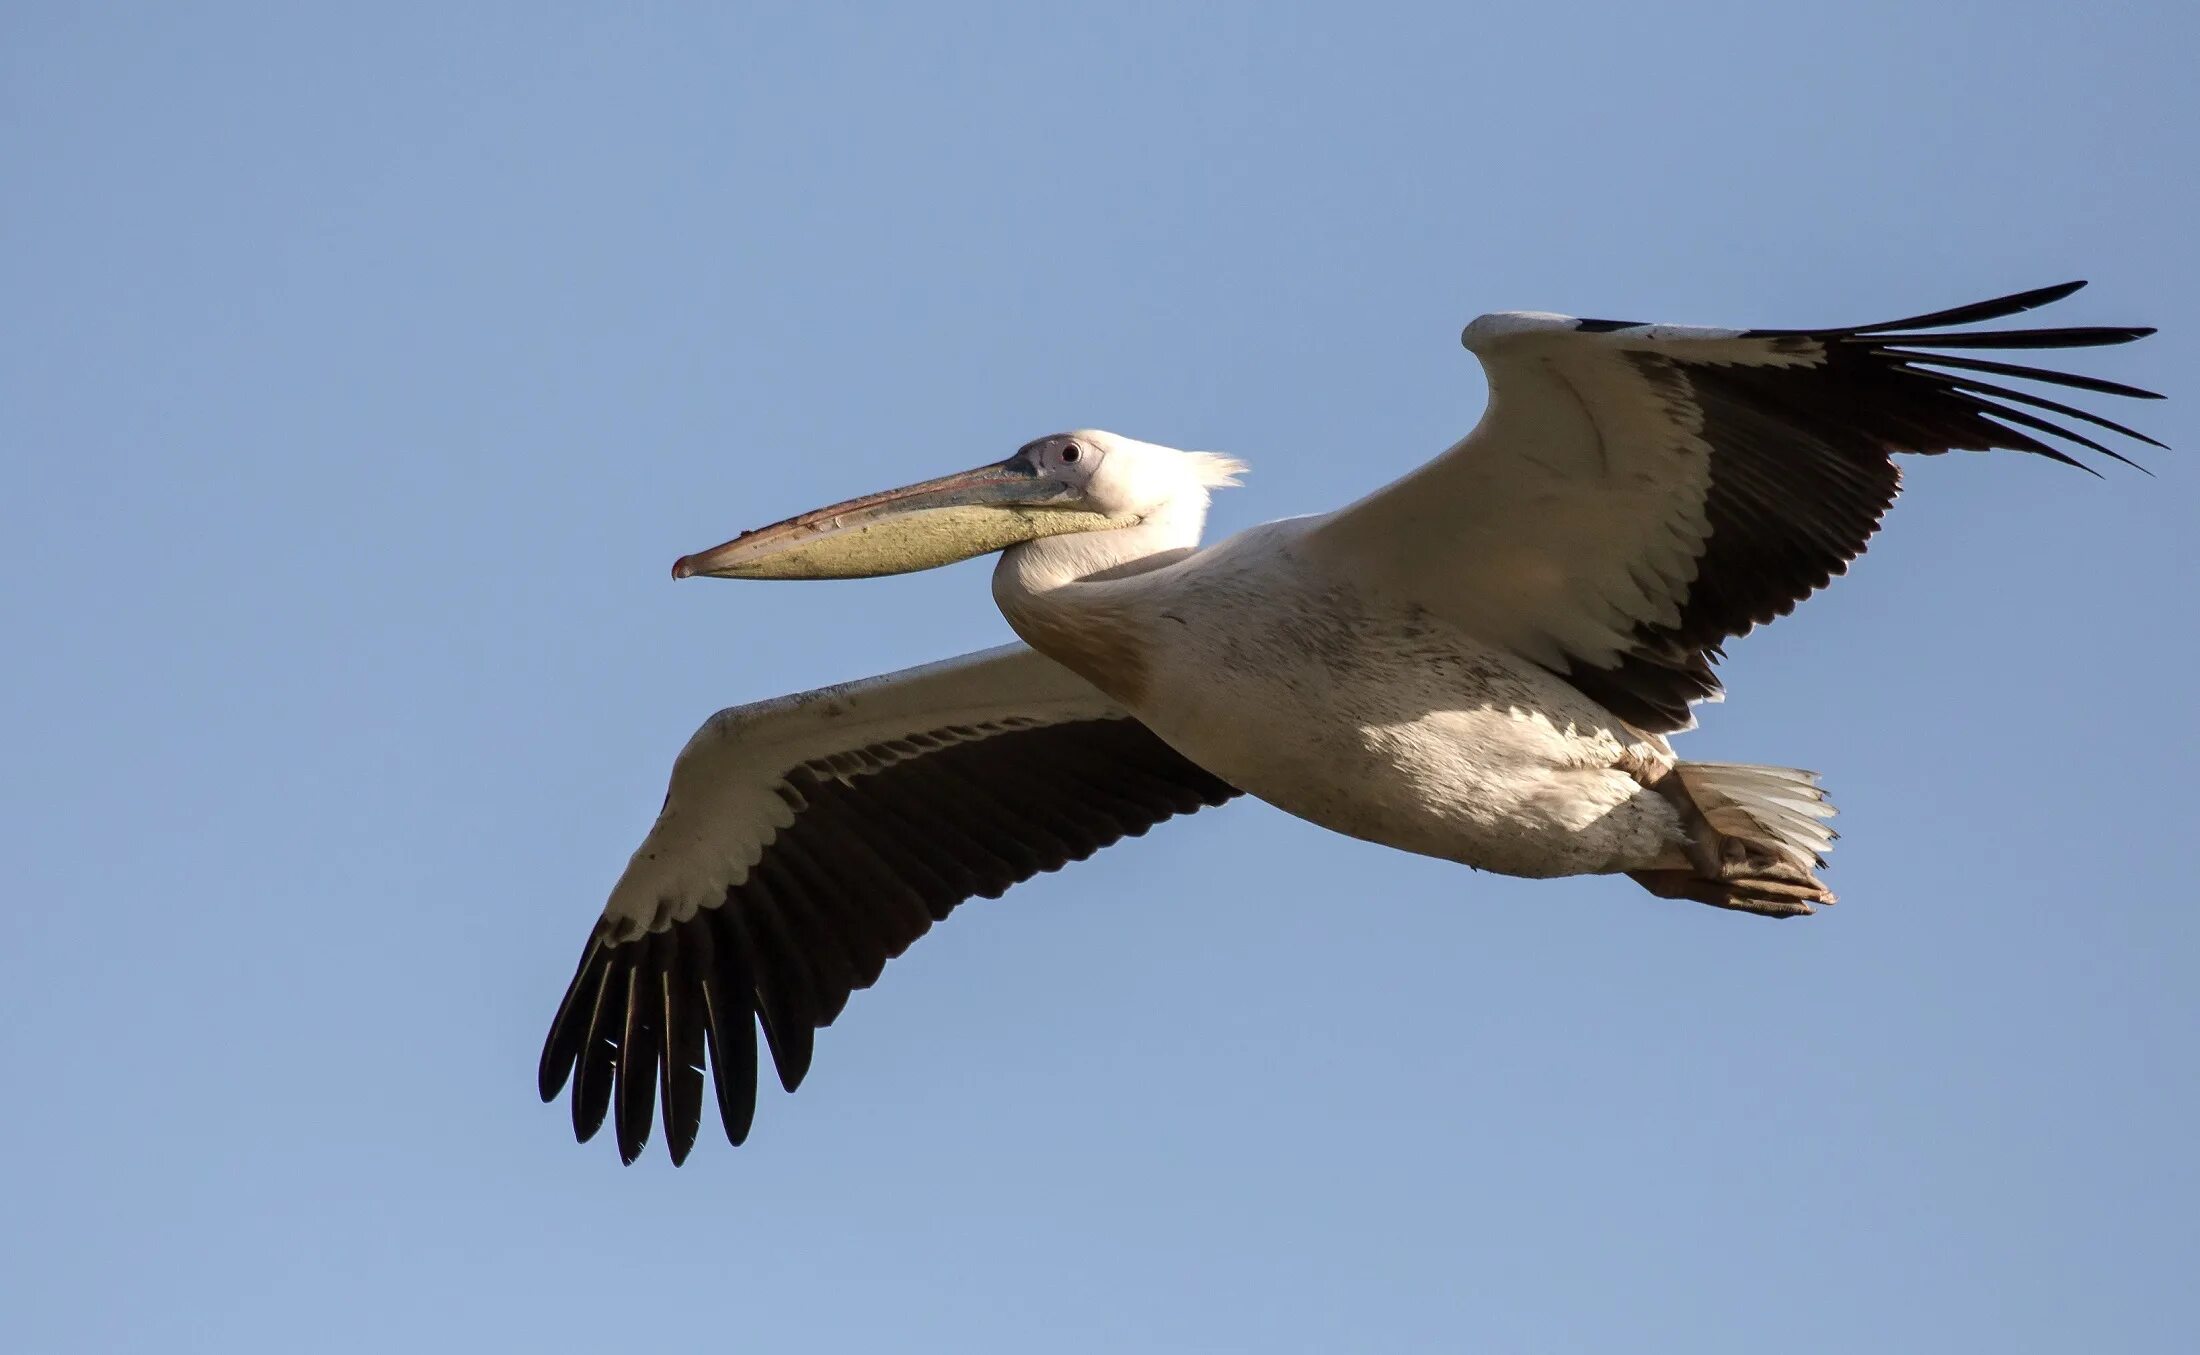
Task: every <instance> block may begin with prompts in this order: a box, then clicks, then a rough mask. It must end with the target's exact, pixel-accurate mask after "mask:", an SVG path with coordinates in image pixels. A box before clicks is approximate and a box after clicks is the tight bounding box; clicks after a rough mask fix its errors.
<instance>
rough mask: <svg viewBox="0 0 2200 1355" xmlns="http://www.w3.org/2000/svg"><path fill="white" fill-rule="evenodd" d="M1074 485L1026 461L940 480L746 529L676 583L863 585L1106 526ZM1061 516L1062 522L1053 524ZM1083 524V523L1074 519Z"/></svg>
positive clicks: (699, 559)
mask: <svg viewBox="0 0 2200 1355" xmlns="http://www.w3.org/2000/svg"><path fill="white" fill-rule="evenodd" d="M1069 494H1070V490H1069V487H1068V486H1066V485H1064V484H1062V483H1060V482H1059V481H1055V480H1049V479H1047V478H1045V477H1043V476H1041V475H1040V474H1039V472H1038V468H1037V467H1035V466H1033V465H1032V464H1031V462H1029V461H1027V460H1025V459H1024V458H1023V457H1021V456H1016V457H1011V458H1009V459H1008V460H1006V461H1001V462H997V463H995V464H993V465H990V466H980V467H978V468H977V469H976V470H966V471H962V472H960V473H958V474H955V475H943V476H941V477H940V478H939V479H937V480H926V481H924V482H922V483H921V484H914V485H908V486H905V487H903V488H901V489H889V490H887V491H886V492H884V493H882V494H866V495H864V496H863V497H862V498H860V499H850V500H848V501H847V502H846V503H836V504H833V505H832V506H831V507H829V508H818V509H813V510H811V511H810V512H807V513H804V514H802V515H801V516H800V517H792V518H788V519H787V520H786V521H785V522H775V523H773V524H772V525H771V526H769V527H759V528H757V529H756V530H755V531H753V532H743V533H742V534H741V535H739V536H737V537H735V538H734V539H733V540H731V541H728V542H726V543H725V544H724V545H722V546H713V547H712V548H711V549H709V550H706V551H697V552H696V553H695V554H693V555H683V556H681V557H680V558H679V559H678V560H676V561H674V562H673V565H672V577H673V578H675V579H685V578H691V577H693V576H694V575H697V574H704V575H709V576H711V577H713V578H720V579H860V578H868V577H871V576H873V575H878V574H907V573H911V572H913V571H916V570H920V569H933V568H936V567H938V566H940V565H945V564H952V563H954V562H955V561H957V560H967V559H969V558H970V557H971V556H973V555H983V554H985V553H987V552H989V551H996V550H1001V549H1003V548H1004V547H1007V546H1011V545H1014V544H1015V543H1016V542H1019V541H1029V540H1031V539H1032V538H1034V537H1039V536H1051V535H1053V534H1054V533H1056V532H1062V531H1082V530H1090V529H1091V528H1092V527H1094V526H1099V525H1103V524H1104V522H1105V519H1101V518H1099V515H1098V514H1093V513H1086V512H1080V511H1078V510H1077V509H1076V508H1075V507H1074V505H1073V504H1071V503H1069V502H1067V501H1068V499H1069ZM1057 519H1060V520H1057ZM1074 519H1084V521H1083V522H1077V521H1073V520H1074Z"/></svg>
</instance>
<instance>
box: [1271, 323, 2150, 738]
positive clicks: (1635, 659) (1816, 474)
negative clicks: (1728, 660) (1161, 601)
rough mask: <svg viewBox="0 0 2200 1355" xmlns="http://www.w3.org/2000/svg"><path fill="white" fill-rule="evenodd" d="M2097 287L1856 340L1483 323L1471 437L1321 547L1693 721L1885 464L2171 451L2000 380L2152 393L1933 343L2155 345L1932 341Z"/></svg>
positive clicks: (1870, 499) (1330, 523) (1848, 536)
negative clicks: (1746, 640)
mask: <svg viewBox="0 0 2200 1355" xmlns="http://www.w3.org/2000/svg"><path fill="white" fill-rule="evenodd" d="M2084 285H2085V284H2084V283H2082V282H2070V283H2064V284H2062V285H2060V286H2056V287H2045V288H2041V289H2039V290H2037V291H2031V292H2023V293H2019V294H2017V295H2015V296H2007V297H2002V298H2000V299H1998V300H1994V301H1982V302H1979V303H1977V304H1975V305H1970V306H1960V307H1957V308H1955V309H1953V310H1945V311H1938V312H1935V313H1933V314H1930V315H1917V316H1911V317H1909V318H1908V319H1904V320H1890V321H1887V322H1885V323H1883V324H1876V325H1861V326H1858V327H1856V328H1853V329H1822V330H1784V329H1748V330H1737V329H1699V328H1688V327H1680V326H1672V325H1640V324H1632V323H1626V322H1620V321H1612V320H1578V319H1574V318H1572V317H1570V316H1561V315H1540V314H1529V313H1507V314H1498V315H1485V316H1483V317H1481V318H1480V319H1478V320H1476V321H1475V322H1474V323H1473V324H1470V325H1468V326H1467V329H1466V332H1465V334H1464V335H1462V336H1461V339H1462V342H1464V343H1465V344H1466V346H1467V348H1468V349H1469V350H1471V351H1472V352H1473V353H1474V354H1475V356H1477V357H1479V358H1480V359H1481V360H1482V366H1483V368H1484V370H1485V371H1486V372H1487V373H1488V375H1489V387H1490V397H1489V409H1488V411H1487V413H1485V414H1484V416H1483V418H1482V421H1481V423H1480V424H1479V425H1478V426H1476V428H1475V430H1474V431H1473V432H1472V433H1470V434H1468V435H1467V437H1466V438H1465V439H1464V440H1463V441H1461V442H1460V443H1459V444H1458V445H1456V446H1454V447H1453V448H1451V449H1450V450H1449V451H1447V452H1446V453H1444V455H1442V456H1441V457H1438V458H1437V459H1436V460H1435V461H1432V462H1430V463H1429V464H1428V465H1426V466H1424V467H1422V468H1421V469H1419V470H1417V471H1415V472H1413V473H1412V474H1410V475H1408V476H1406V477H1404V478H1403V479H1401V480H1398V481H1396V482H1395V483H1393V484H1391V485H1389V486H1387V487H1385V488H1384V489H1382V490H1380V491H1378V492H1377V493H1375V494H1373V495H1371V496H1370V497H1368V498H1366V499H1363V500H1361V501H1360V502H1359V503H1356V504H1353V505H1352V506H1350V507H1348V508H1345V509H1343V510H1341V511H1339V512H1337V513H1335V514H1332V515H1331V516H1330V517H1328V518H1326V519H1324V520H1322V521H1320V522H1318V523H1317V524H1316V525H1315V526H1313V527H1312V528H1311V529H1310V532H1309V535H1308V538H1307V540H1308V548H1309V549H1310V550H1312V551H1314V552H1317V553H1318V554H1320V555H1321V556H1323V557H1325V558H1327V559H1328V560H1329V561H1330V562H1331V563H1332V564H1333V565H1335V566H1336V567H1338V568H1341V569H1345V570H1349V571H1351V573H1352V574H1353V576H1354V577H1357V578H1361V579H1364V580H1366V581H1367V582H1368V583H1369V584H1370V585H1371V586H1375V587H1378V588H1380V589H1382V590H1384V591H1386V592H1388V593H1390V594H1392V595H1393V596H1397V597H1402V598H1405V599H1408V600H1411V601H1413V602H1415V603H1417V604H1419V605H1421V606H1423V607H1426V608H1427V609H1428V610H1429V611H1431V612H1433V613H1435V614H1437V615H1439V616H1443V617H1446V618H1448V619H1449V620H1451V621H1452V622H1454V623H1455V624H1457V625H1459V626H1460V627H1462V628H1464V629H1465V630H1467V631H1468V632H1469V633H1471V634H1473V635H1475V636H1477V637H1479V638H1481V639H1483V640H1485V641H1488V642H1490V643H1493V644H1498V645H1502V646H1505V647H1506V648H1509V649H1511V650H1513V651H1515V652H1517V653H1519V654H1521V655H1523V656H1525V657H1528V658H1531V659H1533V660H1534V661H1535V662H1537V663H1540V664H1542V665H1544V666H1545V667H1547V668H1550V669H1551V670H1553V671H1554V672H1557V673H1560V674H1562V675H1564V676H1565V677H1567V678H1568V679H1569V680H1570V681H1572V682H1573V683H1574V684H1575V685H1576V686H1578V687H1580V688H1581V689H1582V690H1583V691H1584V692H1587V693H1588V694H1589V695H1590V696H1592V697H1594V698H1595V699H1596V700H1598V701H1600V702H1601V703H1603V704H1604V705H1605V706H1606V708H1608V709H1609V710H1611V711H1612V712H1613V713H1614V714H1616V715H1618V716H1619V717H1621V718H1622V719H1624V720H1626V721H1628V722H1629V723H1631V724H1634V725H1636V726H1637V727H1639V728H1641V729H1643V730H1645V731H1648V732H1652V733H1666V732H1670V731H1673V730H1678V729H1686V728H1688V727H1689V726H1690V725H1691V724H1692V723H1693V719H1692V717H1691V716H1690V715H1689V712H1688V707H1689V705H1690V703H1691V702H1694V701H1699V700H1704V699H1707V698H1715V697H1716V696H1717V695H1718V694H1719V691H1720V688H1719V682H1718V679H1717V677H1715V676H1714V675H1713V673H1712V671H1711V665H1712V663H1713V662H1714V661H1716V660H1717V659H1718V658H1719V657H1720V656H1721V648H1720V647H1721V646H1722V645H1723V644H1724V643H1725V641H1727V640H1728V639H1730V638H1732V637H1734V636H1737V635H1740V634H1743V633H1744V632H1746V631H1748V630H1749V629H1750V628H1751V627H1753V626H1756V625H1760V624H1762V623H1764V622H1767V621H1770V620H1772V619H1773V618H1774V617H1778V616H1784V615H1786V614H1787V613H1788V612H1790V611H1792V610H1794V608H1795V604H1796V603H1798V602H1800V601H1801V600H1802V599H1804V598H1805V597H1808V596H1809V595H1810V594H1811V593H1813V592H1815V591H1816V590H1818V589H1819V588H1822V587H1824V586H1825V585H1826V583H1828V582H1829V581H1830V580H1831V579H1832V578H1833V577H1834V576H1835V575H1837V574H1841V573H1843V572H1844V571H1845V570H1846V569H1847V567H1848V562H1849V561H1850V560H1852V559H1854V558H1855V557H1856V556H1857V555H1859V554H1861V553H1862V552H1863V549H1864V546H1865V543H1866V542H1867V541H1869V540H1870V538H1871V535H1872V533H1873V532H1874V531H1875V530H1877V528H1878V526H1879V520H1880V516H1881V515H1882V514H1883V513H1885V512H1886V509H1887V506H1888V505H1889V504H1891V503H1892V502H1893V501H1894V497H1895V492H1896V489H1897V487H1898V486H1899V484H1900V482H1901V475H1900V473H1899V472H1898V471H1897V470H1896V469H1895V465H1894V462H1893V460H1892V457H1893V454H1894V453H1897V452H1919V453H1927V454H1930V453H1937V452H1946V451H1952V450H1958V449H1968V450H1981V451H1983V450H1988V449H1993V448H2004V449H2009V450H2014V451H2022V452H2031V453H2035V454H2037V455H2040V456H2046V457H2051V458H2053V459H2054V460H2057V461H2062V462H2067V463H2069V464H2071V465H2080V466H2082V463H2080V462H2079V461H2077V460H2076V458H2074V457H2073V456H2072V455H2070V453H2069V452H2067V451H2065V450H2062V449H2061V448H2060V447H2058V446H2057V445H2056V444H2055V443H2053V442H2050V441H2043V440H2042V438H2041V437H2039V436H2035V434H2039V435H2045V436H2046V437H2048V438H2057V439H2062V440H2064V441H2066V442H2068V443H2071V444H2074V445H2075V446H2077V447H2084V448H2089V449H2091V450H2093V451H2095V452H2098V453H2101V454H2103V455H2105V456H2109V457H2112V458H2114V459H2116V460H2118V461H2123V460H2125V459H2126V458H2125V457H2123V456H2122V455H2120V454H2119V453H2117V452H2115V451H2112V450H2110V449H2109V448H2108V447H2107V446H2104V445H2103V444H2102V443H2100V442H2098V441H2096V440H2095V439H2093V438H2091V437H2088V436H2086V435H2085V434H2083V433H2081V432H2079V431H2077V430H2076V429H2075V428H2073V427H2072V426H2071V424H2070V423H2069V422H2066V421H2071V420H2075V421H2077V422H2079V423H2083V424H2091V425H2093V426H2094V427H2096V428H2101V429H2106V430H2108V431H2109V432H2112V433H2116V434H2120V435H2122V436H2125V437H2130V438H2135V439H2137V440H2139V441H2141V442H2146V443H2149V444H2152V445H2154V446H2160V445H2161V444H2160V443H2157V442H2155V441H2154V439H2152V438H2149V437H2147V436H2145V435H2144V434H2142V433H2138V432H2134V431H2133V430H2131V429H2129V428H2126V427H2124V426H2123V425H2122V424H2119V423H2114V422H2111V421H2110V420H2108V419H2104V418H2102V417H2100V416H2099V415H2096V414H2092V413H2088V412H2087V411H2085V410H2082V409H2078V408H2075V407H2073V406H2071V405H2068V404H2064V403H2062V402H2061V401H2058V400H2053V399H2049V398H2047V397H2046V396H2044V395H2040V394H2036V393H2032V392H2029V391H2024V390H2018V389H2014V388H2011V387H2009V386H2006V385H2001V384H1998V383H1997V382H1996V381H1994V380H1991V379H1990V378H2014V379H2017V380H2020V381H2029V382H2040V383H2047V384H2050V385H2058V386H2066V387H2073V388H2075V389H2078V390H2082V391H2090V392H2094V393H2097V394H2105V395H2126V396H2137V397H2140V398H2144V399H2158V398H2160V397H2159V396H2156V395H2155V394H2154V393H2153V392H2151V391H2143V390H2138V389H2135V388H2133V387H2130V386H2125V385H2119V384H2117V383H2116V382H2113V381H2102V380H2099V379H2097V378H2094V377H2088V376H2074V375H2071V374H2068V373H2064V372H2055V371H2048V370H2044V369H2041V368H2036V367H2026V366H2017V365H2013V364H2010V363H2005V362H1997V361H1987V360H1982V359H1978V358H1971V357H1959V356H1952V355H1949V354H1946V353H1938V352H1930V351H1921V350H1931V349H1973V350H1991V349H2023V348H2083V347H2092V346H2095V345H2099V344H2115V343H2125V342H2128V341H2130V340H2132V339H2137V338H2142V337H2144V336H2145V335H2148V334H2151V333H2153V332H2154V331H2152V330H2151V329H2125V328H2083V329H2021V330H2000V331H1987V332H1983V333H1981V332H1970V333H1963V332H1956V333H1948V332H1925V331H1927V330H1928V329H1930V328H1932V327H1942V326H1952V325H1968V324H1974V323H1976V322H1979V321H1984V320H1995V319H2000V318H2002V317H2005V316H2009V315H2014V314H2016V313H2017V312H2019V311H2026V310H2031V309H2032V308H2034V307H2036V306H2044V305H2047V304H2048V303H2050V302H2053V301H2058V300H2061V299H2062V298H2063V297H2066V296H2068V295H2070V294H2071V293H2072V292H2074V291H2076V290H2078V288H2080V287H2082V286H2084ZM2035 410H2036V411H2043V413H2034V412H2032V411H2035ZM2048 416H2053V417H2048ZM2086 469H2090V468H2086Z"/></svg>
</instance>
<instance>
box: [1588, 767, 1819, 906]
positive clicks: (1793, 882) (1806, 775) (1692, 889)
mask: <svg viewBox="0 0 2200 1355" xmlns="http://www.w3.org/2000/svg"><path fill="white" fill-rule="evenodd" d="M1657 789H1658V790H1659V791H1661V792H1663V793H1664V794H1665V795H1666V796H1667V797H1668V798H1669V799H1671V800H1672V801H1673V804H1674V806H1675V807H1676V808H1678V809H1679V810H1680V811H1681V818H1682V821H1683V823H1684V824H1685V825H1686V827H1687V830H1688V835H1689V842H1688V859H1689V861H1690V862H1691V863H1692V865H1693V867H1694V868H1693V869H1690V870H1644V871H1634V872H1632V874H1633V876H1634V879H1635V880H1636V881H1637V882H1638V883H1639V884H1641V885H1642V886H1643V888H1645V889H1648V890H1649V891H1650V892H1651V893H1653V894H1657V895H1659V896H1661V897H1664V898H1681V899H1695V900H1697V901H1698V902H1702V903H1708V904H1713V905H1715V906H1717V907H1720V908H1734V909H1739V910H1742V911H1744V912H1751V913H1763V914H1767V915H1769V916H1773V917H1796V916H1800V915H1802V914H1806V913H1810V912H1813V911H1815V906H1816V905H1817V904H1821V903H1832V902H1833V901H1834V898H1833V891H1831V890H1829V889H1827V888H1826V886H1825V884H1824V882H1823V881H1821V880H1819V879H1818V877H1817V876H1816V875H1815V874H1813V873H1812V872H1813V871H1815V870H1818V869H1820V868H1822V867H1823V866H1824V865H1825V864H1826V853H1827V852H1829V851H1831V850H1832V849H1833V842H1834V839H1835V838H1836V837H1837V836H1839V835H1838V834H1836V833H1835V832H1834V831H1833V829H1831V828H1830V827H1828V826H1827V825H1826V820H1827V819H1830V818H1832V817H1833V815H1834V808H1833V806H1832V805H1831V804H1829V803H1828V802H1827V800H1826V796H1825V792H1824V791H1822V790H1820V789H1819V787H1818V775H1817V773H1815V772H1806V771H1802V770H1799V769H1797V768H1793V767H1760V766H1755V765H1752V764H1748V763H1737V762H1683V763H1680V764H1678V765H1676V766H1675V767H1674V768H1673V770H1672V772H1671V773H1670V774H1669V775H1667V776H1665V777H1664V778H1663V779H1661V780H1660V781H1659V782H1658V783H1657Z"/></svg>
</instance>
